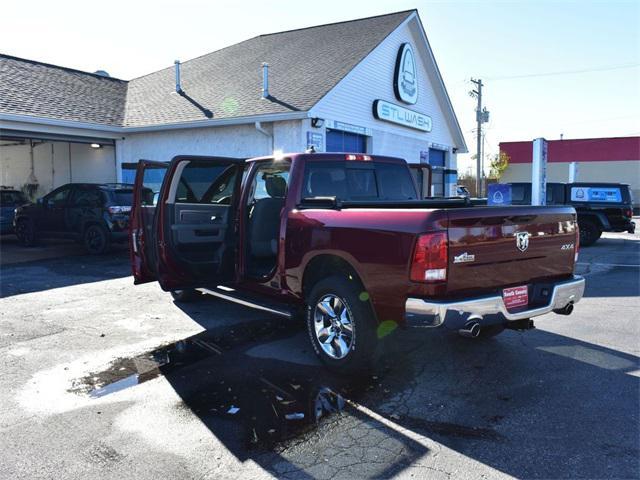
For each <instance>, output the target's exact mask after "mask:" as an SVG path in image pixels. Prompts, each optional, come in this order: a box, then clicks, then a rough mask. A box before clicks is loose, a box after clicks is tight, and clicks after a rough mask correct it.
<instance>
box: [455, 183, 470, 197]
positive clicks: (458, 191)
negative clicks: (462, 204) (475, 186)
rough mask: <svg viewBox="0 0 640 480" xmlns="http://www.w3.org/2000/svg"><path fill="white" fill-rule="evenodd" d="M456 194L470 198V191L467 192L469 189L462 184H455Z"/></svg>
mask: <svg viewBox="0 0 640 480" xmlns="http://www.w3.org/2000/svg"><path fill="white" fill-rule="evenodd" d="M456 196H458V197H465V198H471V192H469V189H468V188H467V187H465V186H464V185H456Z"/></svg>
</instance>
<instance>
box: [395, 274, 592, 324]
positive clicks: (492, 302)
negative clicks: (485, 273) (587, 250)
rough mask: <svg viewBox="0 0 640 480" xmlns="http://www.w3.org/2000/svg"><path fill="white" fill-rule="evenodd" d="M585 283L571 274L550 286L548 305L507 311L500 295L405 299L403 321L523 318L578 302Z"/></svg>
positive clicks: (440, 321)
mask: <svg viewBox="0 0 640 480" xmlns="http://www.w3.org/2000/svg"><path fill="white" fill-rule="evenodd" d="M584 285H585V282H584V278H583V277H581V276H579V275H574V276H573V278H572V279H571V280H566V281H564V282H559V283H556V284H554V285H553V286H552V287H553V291H552V293H551V295H550V299H549V303H548V304H547V305H544V306H541V307H536V308H532V309H530V310H521V311H518V312H514V313H511V312H509V311H508V310H507V308H506V307H505V305H504V301H503V300H502V296H500V295H495V296H490V297H480V298H474V299H471V300H453V301H444V302H438V301H430V300H425V299H422V298H408V299H407V301H406V302H405V320H406V323H407V325H409V326H420V327H438V326H440V325H442V324H443V323H445V322H450V321H454V320H455V319H461V320H465V321H466V319H468V318H469V317H487V316H492V317H495V316H502V317H504V319H505V320H507V321H515V320H522V319H526V318H532V317H537V316H539V315H544V314H545V313H550V312H552V311H553V310H558V309H561V308H563V307H565V306H567V305H568V304H570V303H571V304H573V303H577V302H578V301H580V299H581V298H582V295H583V294H584Z"/></svg>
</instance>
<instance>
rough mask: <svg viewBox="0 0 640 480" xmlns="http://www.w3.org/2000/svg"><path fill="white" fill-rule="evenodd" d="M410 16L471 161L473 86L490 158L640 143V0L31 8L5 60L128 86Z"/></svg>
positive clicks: (72, 2) (4, 37)
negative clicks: (505, 151) (637, 139)
mask: <svg viewBox="0 0 640 480" xmlns="http://www.w3.org/2000/svg"><path fill="white" fill-rule="evenodd" d="M411 8H417V9H418V11H419V13H420V17H421V19H422V21H423V23H424V25H425V29H426V32H427V36H428V37H429V41H430V42H431V46H432V48H433V50H434V53H435V56H436V60H437V61H438V64H439V67H440V70H441V72H442V74H443V77H444V80H445V83H446V85H447V89H448V91H449V94H450V96H451V99H452V101H453V104H454V108H455V109H456V112H457V114H458V118H459V121H460V123H461V125H462V129H463V131H464V133H465V137H466V139H467V144H468V146H469V149H470V150H471V152H472V153H473V151H475V139H474V133H473V130H474V128H475V124H474V118H475V117H474V110H473V109H474V100H473V99H472V98H470V97H469V96H468V94H467V92H468V91H469V90H470V88H471V84H470V83H469V78H470V77H475V78H478V77H480V78H482V79H483V81H484V83H485V104H486V106H487V108H488V109H489V110H490V112H491V121H490V123H489V124H487V125H486V126H485V127H486V152H487V154H492V153H495V152H497V150H498V142H500V141H509V140H527V139H532V138H535V137H540V136H544V137H546V138H548V139H556V138H559V136H560V134H561V133H563V134H564V138H584V137H595V136H628V135H640V67H639V66H638V65H639V64H640V2H638V1H631V2H622V1H607V2H590V1H579V2H565V1H510V2H492V1H477V2H459V1H448V2H432V1H420V0H417V1H404V0H400V1H372V0H369V1H344V0H340V1H338V0H323V1H322V2H318V3H315V4H314V3H311V2H304V1H285V0H271V1H268V2H266V1H264V0H256V1H253V0H235V1H228V0H215V1H213V0H210V1H196V0H181V1H179V2H176V1H167V0H155V1H149V2H146V1H122V0H110V1H109V2H99V3H98V2H88V1H86V0H84V1H79V0H78V1H76V0H68V1H64V0H60V1H58V2H41V1H35V0H21V1H20V2H9V3H6V4H4V5H3V7H2V13H1V18H2V28H0V51H2V52H3V53H8V54H11V55H16V56H22V57H26V58H32V59H36V60H41V61H46V62H50V63H54V64H60V65H64V66H68V67H73V68H78V69H81V70H88V71H94V70H97V69H99V68H100V69H105V70H107V71H108V72H109V73H111V75H113V76H115V77H119V78H124V79H130V78H133V77H136V76H140V75H144V74H146V73H149V72H151V71H154V70H158V69H160V68H163V67H166V66H170V65H171V64H172V63H173V60H174V59H175V58H180V59H182V60H187V59H189V58H192V57H195V56H198V55H202V54H204V53H208V52H210V51H213V50H216V49H218V48H221V47H224V46H226V45H229V44H233V43H236V42H238V41H241V40H244V39H246V38H250V37H253V36H255V35H259V34H262V33H270V32H276V31H280V30H287V29H292V28H300V27H305V26H310V25H317V24H322V23H328V22H335V21H342V20H349V19H353V18H359V17H365V16H371V15H377V14H381V13H389V12H393V11H399V10H406V9H411ZM631 65H635V66H633V67H630V66H631ZM612 67H620V68H612ZM566 71H581V73H573V74H557V73H558V72H566ZM547 73H553V75H539V76H532V75H537V74H547ZM517 76H523V77H522V78H510V77H517ZM459 163H460V165H459V170H460V171H465V170H466V169H467V168H468V166H470V164H471V163H470V161H469V160H468V156H463V157H462V158H460V162H459Z"/></svg>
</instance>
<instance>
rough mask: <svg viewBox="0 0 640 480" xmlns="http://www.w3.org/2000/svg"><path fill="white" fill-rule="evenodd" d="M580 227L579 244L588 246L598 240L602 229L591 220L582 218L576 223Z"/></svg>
mask: <svg viewBox="0 0 640 480" xmlns="http://www.w3.org/2000/svg"><path fill="white" fill-rule="evenodd" d="M578 227H579V228H580V246H581V247H590V246H591V245H593V244H594V243H596V242H597V241H598V239H599V238H600V236H601V235H602V230H600V228H599V227H598V226H597V225H596V224H595V223H594V222H592V221H591V220H583V221H582V222H579V223H578Z"/></svg>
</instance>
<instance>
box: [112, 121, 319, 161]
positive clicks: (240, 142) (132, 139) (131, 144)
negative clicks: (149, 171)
mask: <svg viewBox="0 0 640 480" xmlns="http://www.w3.org/2000/svg"><path fill="white" fill-rule="evenodd" d="M303 124H304V121H300V120H291V121H281V122H276V123H262V128H263V129H265V130H266V131H267V132H268V133H269V134H272V135H274V137H273V139H272V138H271V136H267V135H265V134H263V133H261V132H259V131H258V130H256V128H255V125H254V124H247V125H235V126H228V127H215V128H190V129H184V130H165V131H160V132H149V133H135V134H130V135H127V136H126V138H125V139H124V140H121V141H118V149H119V152H118V164H122V163H123V162H137V161H138V160H140V159H146V160H157V161H169V160H171V159H172V158H173V157H175V156H176V155H219V156H225V157H237V158H250V157H257V156H262V155H270V154H271V153H272V152H273V151H274V150H282V151H284V152H298V151H301V150H304V148H305V140H304V139H305V138H306V133H305V130H304V129H303Z"/></svg>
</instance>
